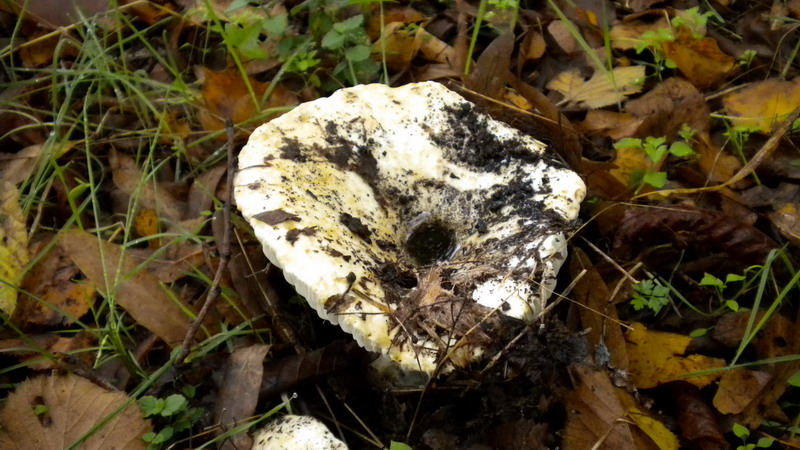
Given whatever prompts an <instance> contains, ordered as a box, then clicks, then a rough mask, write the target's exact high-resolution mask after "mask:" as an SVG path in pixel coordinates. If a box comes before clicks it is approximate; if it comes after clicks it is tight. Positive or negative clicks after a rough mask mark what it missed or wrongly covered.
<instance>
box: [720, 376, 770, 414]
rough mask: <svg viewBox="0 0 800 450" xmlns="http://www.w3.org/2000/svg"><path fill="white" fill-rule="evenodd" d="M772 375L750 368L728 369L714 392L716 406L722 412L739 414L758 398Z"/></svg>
mask: <svg viewBox="0 0 800 450" xmlns="http://www.w3.org/2000/svg"><path fill="white" fill-rule="evenodd" d="M771 378H772V377H771V376H770V374H768V373H766V372H760V371H755V370H748V369H741V368H740V369H733V370H728V371H726V372H725V373H724V374H723V375H722V378H721V379H720V380H719V387H718V388H717V392H716V393H715V394H714V407H715V408H717V411H719V412H721V413H722V414H739V413H740V412H742V411H744V410H745V408H746V407H747V405H749V404H750V402H752V401H753V399H755V398H756V395H758V393H759V392H761V390H762V389H763V388H764V387H765V386H766V385H767V383H768V382H769V380H770V379H771Z"/></svg>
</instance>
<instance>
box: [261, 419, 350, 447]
mask: <svg viewBox="0 0 800 450" xmlns="http://www.w3.org/2000/svg"><path fill="white" fill-rule="evenodd" d="M252 449H253V450H347V445H345V444H344V442H342V441H340V440H339V439H337V438H336V436H334V435H333V433H331V432H330V431H329V430H328V428H327V427H326V426H325V425H324V424H323V423H322V422H320V421H319V420H317V419H315V418H313V417H311V416H294V415H286V416H282V417H279V418H277V419H275V420H273V421H272V422H270V423H268V424H267V425H266V426H265V427H264V428H261V429H260V430H258V431H256V432H255V433H254V434H253V447H252Z"/></svg>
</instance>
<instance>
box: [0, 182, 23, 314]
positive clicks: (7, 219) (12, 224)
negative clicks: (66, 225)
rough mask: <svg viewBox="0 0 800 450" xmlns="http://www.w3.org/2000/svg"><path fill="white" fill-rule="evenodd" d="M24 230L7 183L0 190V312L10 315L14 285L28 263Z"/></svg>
mask: <svg viewBox="0 0 800 450" xmlns="http://www.w3.org/2000/svg"><path fill="white" fill-rule="evenodd" d="M28 259H29V256H28V230H27V227H26V225H25V216H23V214H22V208H20V206H19V192H18V191H17V188H16V186H14V185H13V184H11V183H4V184H3V185H2V189H0V311H2V312H3V313H5V314H8V315H11V313H13V312H14V308H15V307H16V305H17V286H19V281H20V279H21V278H22V269H23V268H24V267H25V265H26V264H27V263H28Z"/></svg>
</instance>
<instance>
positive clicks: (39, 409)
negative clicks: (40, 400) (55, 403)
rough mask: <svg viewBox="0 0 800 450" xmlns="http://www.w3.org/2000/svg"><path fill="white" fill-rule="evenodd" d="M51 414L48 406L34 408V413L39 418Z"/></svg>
mask: <svg viewBox="0 0 800 450" xmlns="http://www.w3.org/2000/svg"><path fill="white" fill-rule="evenodd" d="M49 412H50V408H48V407H47V406H46V405H36V406H34V407H33V413H34V414H36V415H37V416H43V415H45V414H47V413H49Z"/></svg>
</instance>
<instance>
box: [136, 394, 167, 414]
mask: <svg viewBox="0 0 800 450" xmlns="http://www.w3.org/2000/svg"><path fill="white" fill-rule="evenodd" d="M139 408H141V410H142V414H143V415H144V416H145V417H150V416H154V415H157V414H160V413H161V411H162V410H163V409H164V400H162V399H160V398H156V397H153V396H152V395H145V396H144V397H142V398H140V399H139Z"/></svg>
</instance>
